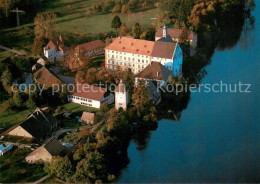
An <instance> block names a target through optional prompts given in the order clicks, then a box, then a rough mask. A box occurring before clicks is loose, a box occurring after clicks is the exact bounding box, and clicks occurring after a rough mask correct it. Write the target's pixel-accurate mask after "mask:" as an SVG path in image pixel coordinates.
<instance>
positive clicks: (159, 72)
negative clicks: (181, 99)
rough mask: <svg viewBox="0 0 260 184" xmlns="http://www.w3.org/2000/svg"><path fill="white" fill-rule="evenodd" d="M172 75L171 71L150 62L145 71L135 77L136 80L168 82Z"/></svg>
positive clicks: (159, 64)
mask: <svg viewBox="0 0 260 184" xmlns="http://www.w3.org/2000/svg"><path fill="white" fill-rule="evenodd" d="M171 74H172V71H171V70H169V69H167V68H166V67H165V66H163V65H162V64H161V63H159V62H154V61H152V62H151V64H149V65H148V66H147V67H145V69H143V70H142V71H141V72H140V73H138V74H137V75H136V77H138V78H143V79H150V80H165V81H168V77H169V76H170V75H171Z"/></svg>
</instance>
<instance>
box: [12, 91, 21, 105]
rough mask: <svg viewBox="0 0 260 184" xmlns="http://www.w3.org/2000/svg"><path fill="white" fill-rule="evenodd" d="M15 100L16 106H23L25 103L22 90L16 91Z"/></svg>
mask: <svg viewBox="0 0 260 184" xmlns="http://www.w3.org/2000/svg"><path fill="white" fill-rule="evenodd" d="M13 102H14V104H15V106H16V107H18V108H19V107H22V106H23V103H24V99H23V95H22V93H21V92H19V91H18V92H15V93H14V96H13Z"/></svg>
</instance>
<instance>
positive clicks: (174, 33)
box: [155, 28, 196, 40]
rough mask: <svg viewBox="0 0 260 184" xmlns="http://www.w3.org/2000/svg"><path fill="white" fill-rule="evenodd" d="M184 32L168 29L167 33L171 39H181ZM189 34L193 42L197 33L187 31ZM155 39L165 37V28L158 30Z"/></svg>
mask: <svg viewBox="0 0 260 184" xmlns="http://www.w3.org/2000/svg"><path fill="white" fill-rule="evenodd" d="M182 31H183V30H182V29H174V28H167V33H168V35H169V36H170V37H171V38H180V37H181V34H182ZM187 34H188V38H189V39H190V40H192V39H193V38H194V37H195V35H196V33H195V32H193V31H191V30H187ZM155 37H163V28H160V29H158V30H157V32H156V34H155Z"/></svg>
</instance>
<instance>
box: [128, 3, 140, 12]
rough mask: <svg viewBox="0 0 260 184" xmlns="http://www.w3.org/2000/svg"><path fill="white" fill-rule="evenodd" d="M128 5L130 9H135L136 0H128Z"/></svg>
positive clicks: (136, 5)
mask: <svg viewBox="0 0 260 184" xmlns="http://www.w3.org/2000/svg"><path fill="white" fill-rule="evenodd" d="M128 5H129V8H130V10H131V11H135V10H136V9H137V7H138V0H130V1H129V3H128Z"/></svg>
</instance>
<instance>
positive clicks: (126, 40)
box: [105, 36, 154, 56]
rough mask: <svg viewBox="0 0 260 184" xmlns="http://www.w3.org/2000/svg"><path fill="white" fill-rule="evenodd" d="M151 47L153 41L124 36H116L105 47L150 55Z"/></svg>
mask: <svg viewBox="0 0 260 184" xmlns="http://www.w3.org/2000/svg"><path fill="white" fill-rule="evenodd" d="M153 47H154V42H153V41H147V40H140V39H134V38H132V37H129V36H126V37H117V38H116V39H115V40H114V41H113V42H112V43H111V44H110V45H109V46H107V47H106V48H105V49H109V50H116V51H119V52H129V53H134V54H141V55H147V56H150V55H151V54H152V51H153Z"/></svg>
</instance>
